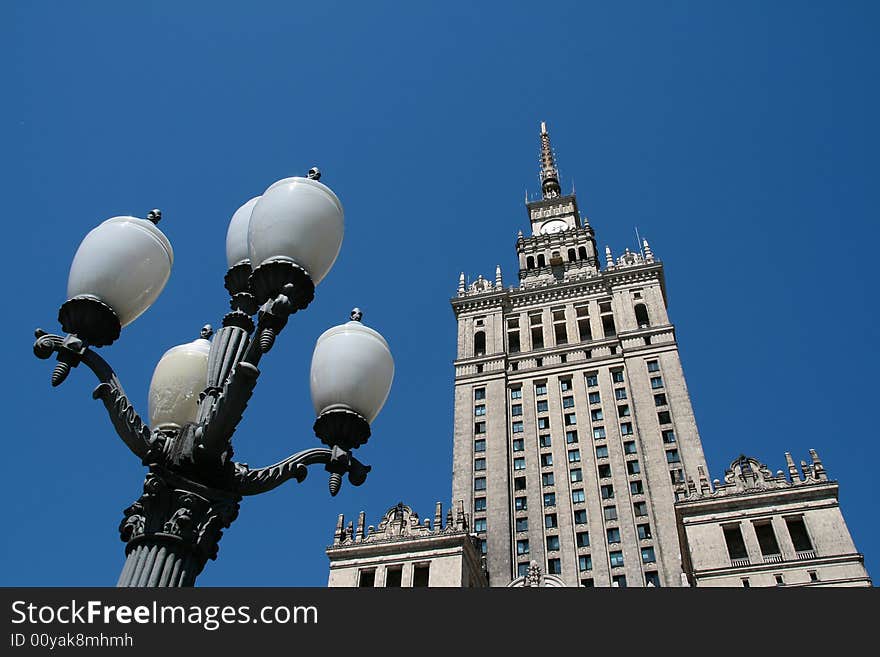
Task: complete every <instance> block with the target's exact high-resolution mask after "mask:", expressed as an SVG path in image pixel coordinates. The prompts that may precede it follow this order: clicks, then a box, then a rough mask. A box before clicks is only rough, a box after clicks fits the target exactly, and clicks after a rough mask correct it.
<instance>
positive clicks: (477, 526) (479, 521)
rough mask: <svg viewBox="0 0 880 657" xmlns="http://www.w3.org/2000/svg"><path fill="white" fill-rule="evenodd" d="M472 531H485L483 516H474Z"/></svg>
mask: <svg viewBox="0 0 880 657" xmlns="http://www.w3.org/2000/svg"><path fill="white" fill-rule="evenodd" d="M474 531H475V532H477V533H478V534H479V533H482V532H485V531H486V519H485V518H476V519H475V520H474Z"/></svg>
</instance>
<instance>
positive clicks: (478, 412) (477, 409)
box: [474, 404, 486, 415]
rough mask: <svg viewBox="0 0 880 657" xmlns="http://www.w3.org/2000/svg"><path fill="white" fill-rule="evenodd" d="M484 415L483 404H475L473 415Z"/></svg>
mask: <svg viewBox="0 0 880 657" xmlns="http://www.w3.org/2000/svg"><path fill="white" fill-rule="evenodd" d="M485 414H486V406H485V404H477V405H476V406H474V415H485Z"/></svg>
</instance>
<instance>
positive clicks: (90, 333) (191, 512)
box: [34, 172, 370, 586]
mask: <svg viewBox="0 0 880 657" xmlns="http://www.w3.org/2000/svg"><path fill="white" fill-rule="evenodd" d="M310 173H311V172H310ZM310 177H312V176H311V175H310ZM150 214H151V220H152V217H156V218H158V216H160V215H159V212H158V210H154V211H153V212H151V213H150ZM156 220H158V219H156ZM264 267H265V269H264ZM261 269H262V270H263V271H262V272H261V271H260V270H261ZM249 274H250V275H249ZM225 282H226V289H227V290H228V291H229V294H230V297H231V300H230V307H231V312H229V313H227V314H226V316H225V317H224V318H223V325H222V327H221V328H220V330H218V331H217V333H216V334H214V335H213V339H212V340H211V347H210V352H209V354H208V379H207V385H206V387H205V389H204V391H203V392H202V393H201V395H200V403H199V415H198V419H197V421H196V422H194V423H188V424H185V425H183V426H182V427H180V428H179V429H177V428H171V429H169V428H164V427H163V428H161V429H157V430H151V429H150V427H148V426H147V425H146V424H144V422H143V421H142V420H141V418H140V416H139V415H138V414H137V412H136V411H135V410H134V408H133V406H132V404H131V402H130V401H129V399H128V397H127V396H126V394H125V391H124V390H123V388H122V384H121V383H120V381H119V378H118V377H117V375H116V373H115V372H114V371H113V368H112V367H110V365H109V364H108V363H107V362H106V361H105V360H104V359H103V358H102V357H101V356H100V355H99V354H98V353H97V352H96V351H94V350H93V349H92V348H91V347H92V346H100V345H102V344H109V342H107V341H106V340H105V339H98V340H95V338H94V336H95V335H96V334H95V329H94V327H95V325H96V323H98V322H99V321H100V320H96V319H95V318H96V317H101V316H102V314H103V315H106V313H105V312H104V311H103V309H101V308H100V307H99V306H98V305H96V304H93V303H89V301H90V300H89V301H87V302H84V303H81V304H79V305H80V309H84V310H83V311H82V312H79V313H75V312H68V311H65V310H64V309H65V307H68V308H70V307H72V305H73V304H71V301H73V300H71V301H68V302H66V303H65V305H64V306H62V314H63V315H64V318H65V319H63V320H62V325H63V327H64V330H65V331H66V332H67V335H65V336H61V335H53V334H49V333H46V332H45V331H43V330H41V329H37V330H36V332H35V334H36V338H37V340H36V342H35V343H34V354H35V355H36V356H37V357H38V358H41V359H48V358H50V357H52V355H53V354H57V359H58V365H57V366H56V368H55V370H54V372H53V374H52V385H53V386H57V385H59V384H60V383H61V382H62V381H64V379H65V378H66V376H67V374H68V373H69V372H70V370H71V368H74V367H77V366H78V365H79V364H80V363H82V364H84V365H86V367H88V368H89V369H90V370H91V371H92V372H93V373H94V374H95V376H96V377H97V379H98V381H99V384H98V386H97V387H96V388H95V390H94V392H93V393H92V397H93V398H94V399H100V400H101V401H102V402H103V403H104V406H105V407H106V409H107V412H108V415H109V418H110V422H111V423H112V424H113V427H114V429H115V430H116V433H117V434H118V435H119V437H120V438H121V439H122V441H123V442H124V443H125V444H126V446H127V447H128V448H129V449H130V450H131V451H132V453H133V454H134V455H135V456H137V457H138V458H140V459H141V461H142V463H143V464H144V465H145V466H146V467H147V468H148V469H149V471H148V473H147V475H146V479H145V480H144V486H143V494H142V495H141V496H140V497H139V498H138V499H137V501H135V502H134V503H133V504H132V505H131V506H129V507H128V508H127V509H125V511H124V518H123V520H122V522H121V523H120V525H119V533H120V537H121V539H122V541H123V542H125V544H126V561H125V565H124V567H123V570H122V573H121V575H120V577H119V581H118V583H117V586H192V585H194V583H195V580H196V577H197V576H198V574H199V573H200V572H201V571H202V569H203V568H204V566H205V563H206V562H207V561H208V559H215V558H216V557H217V551H218V543H219V541H220V538H221V537H222V536H223V530H224V529H226V528H227V527H229V526H230V524H231V523H232V521H233V520H235V518H236V517H237V516H238V511H239V502H240V501H241V499H242V497H243V496H247V495H257V494H260V493H264V492H267V491H270V490H272V489H274V488H277V487H278V486H280V485H281V484H283V483H284V482H286V481H290V480H291V479H295V480H296V481H297V482H302V481H303V480H304V479H305V478H306V475H307V473H308V466H311V465H324V468H325V470H326V471H327V472H329V473H330V493H331V495H336V493H337V492H338V491H339V487H340V485H341V482H342V477H343V476H344V475H346V474H347V475H348V480H349V482H350V483H351V484H352V485H354V486H360V485H361V484H362V483H364V481H365V480H366V477H367V473H369V471H370V466H368V465H364V464H363V463H361V462H360V461H358V460H357V459H356V458H355V457H354V456H353V455H352V453H351V452H352V450H353V449H355V448H357V447H359V446H360V445H362V444H364V443H365V442H366V441H367V439H368V438H369V436H370V425H369V423H368V422H367V420H366V419H365V418H364V417H362V416H361V415H359V414H357V413H355V412H352V411H350V410H334V411H330V412H325V413H322V414H321V415H320V416H319V417H318V418H317V420H316V421H315V425H314V431H315V435H316V436H317V437H318V438H320V440H321V442H323V443H324V444H325V445H326V446H327V447H321V448H313V449H307V450H304V451H301V452H297V453H296V454H293V455H291V456H289V457H287V458H286V459H284V460H283V461H280V462H278V463H276V464H274V465H270V466H267V467H264V468H256V469H253V468H250V467H249V466H248V465H247V464H245V463H238V462H236V461H234V460H233V455H234V450H233V446H232V437H233V434H234V433H235V429H236V426H237V425H238V423H239V422H240V421H241V419H242V416H243V414H244V411H245V408H246V407H247V404H248V401H249V399H250V397H251V395H252V393H253V390H254V388H255V386H256V384H257V379H258V378H259V376H260V370H259V369H258V368H257V366H258V365H259V363H260V360H261V359H262V357H263V355H264V354H266V353H268V352H269V351H270V350H271V349H272V346H273V344H274V342H275V338H276V336H277V335H278V334H279V333H280V332H281V331H282V330H283V329H284V327H285V326H286V324H287V321H288V318H289V317H290V315H292V314H294V313H295V312H297V311H298V310H303V309H305V308H306V307H307V306H308V305H309V303H310V302H311V300H312V298H313V297H314V284H313V282H312V279H311V277H310V276H309V273H308V272H307V271H306V270H305V269H303V268H302V267H299V266H298V265H296V264H292V265H291V263H285V265H284V266H272V267H266V266H265V265H264V266H263V267H258V268H257V269H256V270H255V271H254V272H252V273H251V272H250V266H249V264H247V263H245V264H244V265H242V264H241V263H239V264H237V265H236V266H233V267H232V268H230V270H229V271H228V272H227V274H226V278H225ZM255 283H257V284H259V285H260V286H261V287H260V289H261V294H260V295H259V296H258V295H255V292H254V284H255ZM102 305H103V304H102ZM108 309H109V308H108ZM110 312H111V313H112V312H113V311H112V310H110ZM254 314H256V316H257V317H256V320H257V321H256V323H254V321H253V319H252V316H253V315H254ZM351 317H352V319H353V320H356V321H360V317H361V313H360V311H359V310H358V309H355V310H354V311H352V315H351ZM117 324H118V320H117ZM116 335H117V336H118V330H117V333H116ZM201 337H203V338H206V339H207V338H209V337H211V327H210V326H205V327H204V328H203V329H202V332H201ZM113 339H115V337H114V338H113ZM111 341H112V340H111Z"/></svg>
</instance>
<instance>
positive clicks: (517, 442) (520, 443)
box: [513, 438, 525, 452]
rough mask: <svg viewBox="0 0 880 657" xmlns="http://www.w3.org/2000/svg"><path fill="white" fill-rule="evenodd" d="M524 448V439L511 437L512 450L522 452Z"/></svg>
mask: <svg viewBox="0 0 880 657" xmlns="http://www.w3.org/2000/svg"><path fill="white" fill-rule="evenodd" d="M524 449H525V441H524V440H523V439H522V438H514V439H513V451H514V452H522V451H523V450H524Z"/></svg>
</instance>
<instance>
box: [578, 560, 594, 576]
mask: <svg viewBox="0 0 880 657" xmlns="http://www.w3.org/2000/svg"><path fill="white" fill-rule="evenodd" d="M578 570H580V571H585V570H593V558H592V557H591V556H590V555H589V554H582V555H580V556H579V557H578ZM589 581H590V582H592V581H593V580H589Z"/></svg>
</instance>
